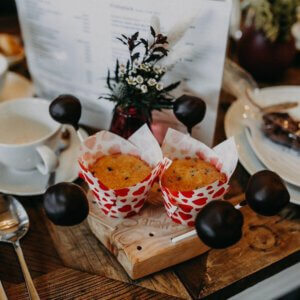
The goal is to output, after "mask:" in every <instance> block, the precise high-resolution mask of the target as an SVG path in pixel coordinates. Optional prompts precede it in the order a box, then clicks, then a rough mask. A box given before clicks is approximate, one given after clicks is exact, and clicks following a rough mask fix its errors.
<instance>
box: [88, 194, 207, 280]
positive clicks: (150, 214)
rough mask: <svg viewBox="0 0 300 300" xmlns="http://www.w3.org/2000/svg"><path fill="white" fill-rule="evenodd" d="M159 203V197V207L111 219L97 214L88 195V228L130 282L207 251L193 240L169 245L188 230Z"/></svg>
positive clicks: (150, 206) (195, 239)
mask: <svg viewBox="0 0 300 300" xmlns="http://www.w3.org/2000/svg"><path fill="white" fill-rule="evenodd" d="M162 202H163V200H162V195H161V194H160V203H161V205H160V206H158V205H152V204H150V203H146V204H145V206H144V207H143V209H142V210H141V212H140V213H139V214H138V215H136V216H133V217H131V218H130V219H123V220H122V219H112V218H109V217H107V216H105V215H104V214H103V213H102V212H101V210H100V208H99V206H98V204H97V203H96V202H95V201H94V198H93V195H92V194H91V193H89V206H90V214H89V217H88V224H89V226H90V228H91V230H92V232H93V233H94V235H95V236H96V237H97V238H98V239H99V240H100V241H101V242H102V244H103V245H104V246H105V247H106V248H107V249H108V250H109V251H110V252H111V253H113V255H114V256H115V257H116V258H117V260H118V261H119V263H120V264H121V265H122V266H123V267H124V269H125V270H126V272H127V274H128V275H129V276H130V277H131V278H132V279H137V278H141V277H144V276H145V275H149V274H152V273H155V272H157V271H160V270H162V269H165V268H167V267H170V266H173V265H176V264H178V263H180V262H183V261H186V260H188V259H190V258H192V257H195V256H198V255H200V254H202V253H204V252H206V251H207V250H208V249H209V248H208V247H207V246H206V245H204V244H203V243H201V242H200V240H199V239H198V237H197V236H193V237H192V238H189V239H185V240H182V241H180V242H177V243H175V244H174V243H172V241H171V239H172V238H174V237H176V236H178V235H180V234H183V233H186V232H188V231H191V230H192V229H191V228H189V227H186V226H182V225H179V224H176V223H174V222H173V221H172V220H171V219H170V218H169V217H168V216H167V214H166V211H165V208H164V206H163V205H162Z"/></svg>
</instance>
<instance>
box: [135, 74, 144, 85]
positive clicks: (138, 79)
mask: <svg viewBox="0 0 300 300" xmlns="http://www.w3.org/2000/svg"><path fill="white" fill-rule="evenodd" d="M135 79H136V82H137V83H139V84H142V83H143V82H144V78H143V77H142V76H141V75H138V76H137V77H136V78H135Z"/></svg>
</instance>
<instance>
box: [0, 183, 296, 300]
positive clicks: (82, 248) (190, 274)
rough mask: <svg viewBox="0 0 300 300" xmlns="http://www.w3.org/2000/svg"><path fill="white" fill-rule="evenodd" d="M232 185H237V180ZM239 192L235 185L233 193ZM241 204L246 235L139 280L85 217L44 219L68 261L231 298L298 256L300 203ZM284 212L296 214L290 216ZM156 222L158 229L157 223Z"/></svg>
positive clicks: (157, 285) (162, 288)
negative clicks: (262, 212) (275, 212)
mask: <svg viewBox="0 0 300 300" xmlns="http://www.w3.org/2000/svg"><path fill="white" fill-rule="evenodd" d="M232 185H233V189H234V187H235V184H234V183H233V184H232ZM236 192H237V191H236V190H234V193H233V194H236ZM242 199H243V194H240V195H238V196H236V197H234V198H231V199H230V200H229V201H230V202H232V203H233V204H236V203H237V202H240V201H241V200H242ZM291 206H292V205H291ZM91 208H92V205H91ZM241 210H242V213H243V215H244V221H245V223H244V228H243V237H242V239H241V240H240V241H239V242H238V243H237V244H235V245H234V246H232V247H229V248H227V249H223V250H215V249H209V250H208V251H207V252H206V253H204V254H202V255H199V256H197V257H195V258H193V259H190V260H188V261H185V262H183V263H180V264H178V265H176V266H172V267H169V268H167V269H164V270H162V271H159V272H156V273H154V274H152V275H148V276H145V277H143V278H140V279H138V280H132V279H131V278H130V277H129V276H128V275H127V272H126V271H125V269H124V268H123V267H122V266H121V264H120V263H119V262H118V260H117V259H116V257H115V255H114V253H113V252H110V251H108V250H107V248H106V246H104V244H102V242H99V240H98V239H97V238H95V235H94V234H92V233H91V231H90V228H89V225H88V223H87V222H83V223H81V224H80V225H77V226H73V227H60V226H55V225H53V224H52V223H51V222H49V221H48V220H47V218H46V217H44V218H43V219H44V222H45V223H46V225H47V227H48V230H49V233H50V234H51V237H52V240H53V242H54V246H55V248H56V250H57V252H58V254H59V256H60V258H61V260H62V261H63V264H64V265H65V266H66V267H69V268H73V269H76V270H80V271H85V272H88V273H90V274H97V275H102V276H105V277H108V278H112V279H115V280H119V281H124V282H127V283H133V284H136V285H139V286H141V287H144V288H147V289H151V290H154V291H157V292H160V293H164V294H168V295H171V296H175V297H179V298H183V299H190V298H191V297H192V298H198V297H200V298H202V297H207V296H209V297H210V296H211V297H212V298H213V299H227V298H229V297H230V296H232V295H234V294H236V293H238V292H240V291H241V290H243V289H245V288H247V287H249V286H251V285H253V284H255V283H257V282H259V281H261V280H262V279H264V278H267V277H269V276H271V275H273V274H275V273H277V272H279V271H280V270H282V269H284V268H286V267H288V266H291V265H292V264H294V263H296V262H297V261H299V258H300V256H299V255H300V238H299V237H300V218H299V217H300V210H299V208H297V207H295V206H292V207H290V208H287V209H286V210H285V212H284V214H283V213H282V214H281V215H279V216H274V217H262V216H259V215H257V214H255V213H254V212H253V211H252V210H251V209H249V207H247V206H246V207H243V208H242V209H241ZM290 213H292V214H293V215H290ZM286 215H287V216H288V218H291V219H292V220H289V219H287V218H286ZM91 217H92V218H94V219H96V220H97V218H96V217H94V216H93V213H91V216H90V217H89V220H90V218H91ZM100 226H102V225H100ZM152 228H156V230H157V227H155V226H154V225H153V224H152ZM155 232H156V231H155ZM155 232H154V233H155ZM147 233H149V231H147ZM154 237H155V236H154ZM190 239H191V238H190ZM186 242H188V240H187V241H186ZM106 243H108V242H106ZM8 257H10V256H8ZM0 258H1V257H0Z"/></svg>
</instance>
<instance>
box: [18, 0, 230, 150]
mask: <svg viewBox="0 0 300 300" xmlns="http://www.w3.org/2000/svg"><path fill="white" fill-rule="evenodd" d="M16 3H17V9H18V15H19V20H20V24H21V29H22V35H23V39H24V44H25V49H26V55H27V61H28V67H29V70H30V73H31V75H32V79H33V82H34V85H35V89H36V93H37V95H38V96H40V97H44V98H47V99H53V98H55V97H56V96H57V95H59V94H62V93H71V94H74V95H76V96H77V97H78V98H79V99H80V100H81V102H82V104H83V107H84V112H83V118H82V120H81V121H82V122H83V123H85V124H87V125H91V126H95V127H98V128H108V127H109V124H110V120H111V116H112V114H111V111H112V108H113V105H114V104H113V103H111V102H108V101H105V100H102V99H100V100H99V99H98V98H99V96H100V95H101V94H102V93H104V92H107V90H106V89H107V87H106V74H107V70H108V68H113V66H114V64H115V61H116V58H117V57H118V58H119V60H121V61H122V60H123V59H124V60H125V59H127V53H128V52H127V51H128V49H127V48H126V46H124V45H123V44H122V43H120V42H119V41H118V40H117V39H116V37H118V36H120V34H126V35H131V34H133V33H135V32H136V31H139V32H140V36H145V37H146V38H147V37H148V35H149V26H150V25H153V27H155V28H156V29H157V30H160V31H161V32H162V33H163V34H166V35H168V37H169V40H170V54H169V56H168V58H167V60H166V61H165V62H164V63H165V64H166V65H168V66H169V67H170V69H171V71H170V72H169V75H168V76H167V77H166V78H165V81H166V84H167V83H168V82H173V81H177V80H181V85H180V87H179V88H178V89H177V90H176V91H175V92H174V95H177V96H179V95H181V94H183V93H186V94H192V95H195V96H199V97H201V98H202V99H204V100H205V102H206V104H207V113H206V117H205V119H204V121H203V122H202V123H201V124H200V125H198V126H196V127H195V129H194V130H193V135H194V136H195V137H197V138H199V139H200V140H202V141H203V142H205V143H206V144H208V145H211V144H212V141H213V135H214V130H215V123H216V114H217V108H218V98H219V92H220V87H221V82H222V74H223V65H224V57H225V51H226V42H227V35H228V27H229V20H230V10H231V1H229V0H225V1H221V0H219V1H217V0H185V1H182V0H151V1H149V0H126V1H123V0H86V1H83V0H26V1H23V0H16ZM155 117H158V118H161V119H166V120H171V122H174V124H175V123H176V122H177V121H176V120H175V118H174V116H173V115H172V113H171V112H170V111H169V112H163V113H160V114H156V115H155Z"/></svg>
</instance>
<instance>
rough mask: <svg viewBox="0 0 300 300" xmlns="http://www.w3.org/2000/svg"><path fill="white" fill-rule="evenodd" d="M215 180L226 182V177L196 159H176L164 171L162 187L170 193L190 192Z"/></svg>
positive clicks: (209, 165)
mask: <svg viewBox="0 0 300 300" xmlns="http://www.w3.org/2000/svg"><path fill="white" fill-rule="evenodd" d="M217 180H220V181H221V182H225V181H226V175H225V174H223V173H220V172H219V171H218V170H217V169H216V167H215V166H213V165H212V164H210V163H208V162H205V161H204V160H201V159H198V158H192V159H176V160H174V161H173V163H172V164H171V166H170V167H169V168H168V169H167V170H166V171H165V173H164V174H163V177H162V185H163V186H165V187H167V188H168V189H170V190H171V191H191V190H195V189H199V188H201V187H204V186H206V185H209V184H211V183H213V182H215V181H217Z"/></svg>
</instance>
